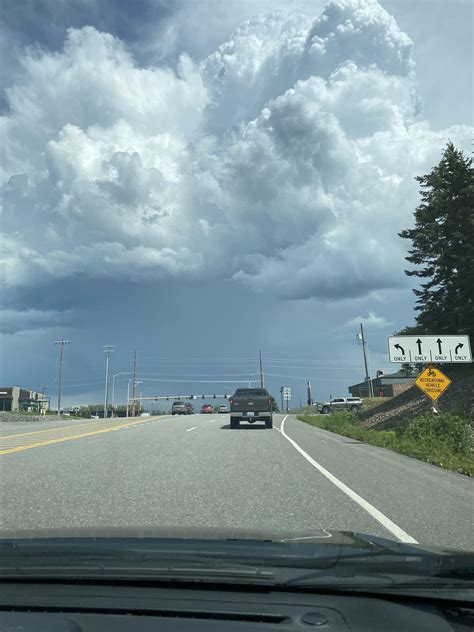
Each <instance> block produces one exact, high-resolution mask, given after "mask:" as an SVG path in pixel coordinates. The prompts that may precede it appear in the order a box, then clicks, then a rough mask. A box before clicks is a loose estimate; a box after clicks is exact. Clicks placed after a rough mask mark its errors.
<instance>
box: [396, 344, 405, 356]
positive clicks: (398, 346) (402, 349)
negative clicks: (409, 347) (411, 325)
mask: <svg viewBox="0 0 474 632" xmlns="http://www.w3.org/2000/svg"><path fill="white" fill-rule="evenodd" d="M395 349H399V350H400V351H401V352H402V355H405V349H404V348H403V347H401V346H400V345H395Z"/></svg>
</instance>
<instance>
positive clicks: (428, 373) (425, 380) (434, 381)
mask: <svg viewBox="0 0 474 632" xmlns="http://www.w3.org/2000/svg"><path fill="white" fill-rule="evenodd" d="M415 384H416V385H417V386H418V388H419V389H421V390H422V391H423V393H424V394H425V395H428V397H430V398H431V399H432V400H433V401H434V402H435V401H436V400H437V399H438V397H441V395H442V394H443V393H444V391H445V390H446V389H447V388H448V386H449V385H450V384H451V380H450V379H449V377H448V376H447V375H445V374H444V373H443V372H442V371H440V370H439V369H437V368H436V367H434V366H427V367H426V369H424V370H423V371H422V372H421V373H420V375H419V376H418V377H417V378H416V380H415Z"/></svg>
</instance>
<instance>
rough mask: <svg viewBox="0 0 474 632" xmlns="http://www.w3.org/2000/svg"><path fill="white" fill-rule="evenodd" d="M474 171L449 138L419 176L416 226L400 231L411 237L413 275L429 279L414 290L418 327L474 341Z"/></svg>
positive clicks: (403, 235)
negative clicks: (433, 164) (432, 164)
mask: <svg viewBox="0 0 474 632" xmlns="http://www.w3.org/2000/svg"><path fill="white" fill-rule="evenodd" d="M473 176H474V170H473V168H472V160H471V159H470V158H467V157H466V156H465V155H464V154H463V152H462V151H459V150H457V149H456V148H455V147H454V145H453V143H451V142H450V143H448V145H447V146H446V149H445V150H444V152H443V156H442V158H441V161H440V163H439V164H438V165H437V166H436V167H434V168H433V169H432V170H431V172H430V173H428V174H427V175H424V176H419V177H417V178H416V179H417V181H418V182H419V183H420V185H421V191H420V194H421V204H420V205H419V206H418V208H417V209H416V211H415V226H414V228H410V229H407V230H403V231H402V232H401V233H399V236H400V237H402V238H403V239H411V240H412V242H413V244H412V249H411V250H409V251H408V252H409V255H408V256H407V257H406V259H407V261H409V262H410V263H412V264H414V265H415V266H418V268H417V269H414V270H406V271H405V272H406V274H407V275H408V276H417V277H420V278H422V279H424V280H425V281H424V282H423V283H421V286H420V288H417V289H414V290H413V291H414V293H415V295H416V297H417V300H416V303H417V304H416V307H415V309H416V310H417V311H418V312H419V314H418V316H417V317H416V322H417V327H416V330H417V331H419V332H421V333H425V334H431V333H433V334H441V333H445V334H449V333H451V334H456V333H458V334H469V335H471V336H472V338H473V340H474V177H473Z"/></svg>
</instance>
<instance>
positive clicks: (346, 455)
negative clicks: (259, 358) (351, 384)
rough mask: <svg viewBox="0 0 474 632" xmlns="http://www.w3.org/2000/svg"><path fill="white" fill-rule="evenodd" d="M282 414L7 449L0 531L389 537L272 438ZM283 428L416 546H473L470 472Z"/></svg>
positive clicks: (199, 418)
mask: <svg viewBox="0 0 474 632" xmlns="http://www.w3.org/2000/svg"><path fill="white" fill-rule="evenodd" d="M282 419H283V415H276V416H275V421H276V423H275V428H274V429H273V430H272V431H269V430H265V429H263V428H261V427H258V426H257V424H255V425H252V426H247V427H246V429H244V430H241V431H231V430H230V429H229V417H228V415H219V416H218V417H217V416H216V417H215V418H213V419H209V418H208V417H207V416H205V415H192V416H180V417H168V418H163V417H161V418H158V420H155V421H154V420H152V419H150V418H149V419H145V420H144V423H141V424H137V425H132V426H129V427H127V428H124V429H123V430H121V431H119V432H109V433H105V434H97V435H93V436H89V437H84V438H81V439H78V440H72V441H68V442H63V443H58V444H54V445H49V446H44V447H42V448H39V449H37V450H27V451H24V452H19V453H12V454H6V455H4V456H3V457H1V458H0V468H1V469H0V477H1V480H2V484H1V499H0V502H1V509H2V517H3V521H2V524H3V527H4V528H35V527H36V528H38V527H41V528H49V527H71V526H73V527H81V526H89V527H94V526H105V527H107V526H127V525H128V526H138V527H142V526H153V525H158V526H172V525H178V524H179V525H180V526H193V527H195V526H198V527H221V528H226V529H229V530H232V529H233V528H235V529H238V528H249V529H257V530H262V531H265V530H267V531H270V530H275V529H276V530H278V529H281V530H288V529H290V530H291V529H295V530H296V529H297V530H301V529H311V528H315V529H319V528H328V529H347V530H355V531H363V532H366V533H372V534H375V535H381V536H385V537H392V538H393V535H392V534H391V533H390V532H389V531H387V530H386V529H385V528H384V527H383V526H382V525H381V524H380V523H379V522H378V521H377V520H375V519H374V518H373V517H372V516H371V515H369V513H367V511H365V510H364V509H363V508H362V507H360V506H359V505H358V504H356V503H355V502H354V501H353V500H351V499H350V498H349V497H348V496H347V495H346V494H344V493H343V492H342V491H341V490H340V489H338V488H337V487H336V486H335V485H334V484H332V483H331V482H330V481H329V480H328V479H327V478H326V477H325V476H323V475H322V474H321V473H320V472H318V471H317V470H315V468H314V467H312V466H311V465H310V464H309V463H308V462H307V461H306V460H305V459H304V458H303V457H302V455H301V454H300V453H298V451H297V450H296V449H295V448H294V447H293V446H292V445H291V444H290V443H289V442H288V441H287V440H286V439H285V438H284V437H283V436H282V434H281V432H279V431H278V428H279V426H280V423H281V420H282ZM211 422H213V423H211ZM191 430H192V431H191ZM285 431H286V432H287V433H288V435H289V436H291V438H292V439H293V440H295V441H296V442H297V443H298V444H299V445H301V447H302V448H303V449H304V450H305V451H306V452H308V454H310V455H311V457H312V458H314V459H315V460H316V461H317V462H318V463H321V465H322V466H323V467H324V468H326V469H327V470H328V471H329V472H331V473H332V474H333V475H334V476H336V477H337V478H338V479H339V480H341V481H342V482H343V483H345V484H346V485H348V486H349V487H350V488H351V489H353V490H354V491H355V492H356V493H358V494H360V495H361V496H362V497H363V498H365V499H366V500H367V501H368V502H370V503H371V504H372V505H374V506H375V507H376V508H377V509H378V510H380V511H381V512H383V513H384V514H385V515H386V516H388V517H389V518H390V519H391V520H392V521H394V522H395V523H396V524H398V525H399V526H400V527H401V528H402V529H404V530H405V531H406V532H407V533H408V534H410V535H411V536H412V537H414V538H415V539H416V540H418V541H419V542H421V543H435V544H440V545H451V546H453V545H456V544H457V545H458V546H462V547H464V548H470V549H472V550H474V533H473V531H472V529H471V524H472V520H471V521H470V522H469V524H468V515H469V514H470V517H471V518H472V506H473V505H472V504H470V507H469V503H470V500H469V499H470V498H472V496H470V495H472V490H473V486H472V481H471V480H470V479H466V478H465V477H460V476H458V475H455V474H452V473H450V472H445V471H444V470H441V469H439V468H434V467H432V466H429V465H427V464H424V463H420V462H418V461H413V460H412V459H407V458H406V457H403V456H401V455H397V454H394V453H391V452H388V451H386V450H382V449H380V448H376V447H374V446H366V445H365V444H360V443H358V442H355V443H354V442H353V441H352V440H351V441H348V440H347V438H345V437H340V436H339V435H334V434H332V433H328V432H325V431H320V430H319V429H317V428H314V427H312V426H309V425H307V424H304V423H303V422H299V421H297V420H295V419H294V418H291V417H289V418H288V420H287V421H286V422H285ZM448 514H450V520H448V519H447V516H448Z"/></svg>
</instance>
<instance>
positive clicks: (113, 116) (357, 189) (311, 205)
mask: <svg viewBox="0 0 474 632" xmlns="http://www.w3.org/2000/svg"><path fill="white" fill-rule="evenodd" d="M410 51H411V41H410V39H409V38H408V37H407V36H406V35H405V34H404V33H403V32H401V31H400V29H399V28H398V26H397V24H396V22H395V21H394V19H393V18H392V17H391V16H390V15H389V14H388V13H387V12H386V11H385V10H384V9H383V8H381V7H380V5H378V4H377V2H376V1H375V0H333V1H332V2H330V3H329V4H328V5H327V7H326V8H325V10H324V11H323V13H322V14H321V15H320V16H319V17H318V16H308V15H301V14H297V13H292V14H290V15H285V14H283V13H281V12H277V13H271V14H266V15H260V16H257V17H255V18H254V19H252V20H249V21H247V22H245V23H243V24H242V25H241V26H240V27H239V28H238V29H237V31H236V32H235V33H234V35H233V36H232V37H231V38H230V39H229V41H228V42H226V43H224V44H222V45H221V46H220V47H219V48H218V49H217V50H216V51H215V52H214V53H212V54H211V55H209V56H208V57H207V58H206V59H204V60H201V61H197V60H192V59H191V58H190V57H188V56H186V51H183V55H182V56H181V58H180V61H179V63H178V64H177V66H176V68H165V67H142V66H139V65H138V64H137V62H136V61H135V60H134V58H133V56H132V54H131V52H130V51H129V50H128V49H127V47H126V46H125V45H124V44H123V43H122V42H121V41H120V40H119V39H117V38H116V37H113V36H112V35H110V34H107V33H100V32H98V31H97V30H96V29H94V28H92V27H85V28H82V29H70V30H69V32H68V34H67V38H66V41H65V44H64V47H63V49H62V50H61V51H59V52H56V53H50V52H45V51H38V50H36V51H31V50H28V51H26V52H25V54H24V56H23V58H22V72H20V73H19V75H18V77H17V80H16V82H15V84H14V85H13V86H11V87H10V88H9V89H8V99H9V112H8V115H5V116H3V117H2V118H1V126H2V133H3V135H4V137H5V138H6V141H5V143H4V147H3V149H4V158H5V159H4V160H3V161H2V170H1V172H0V178H1V183H2V210H3V219H2V228H3V231H4V238H3V240H2V244H1V257H2V270H3V275H2V277H3V283H4V285H6V286H7V287H23V288H28V287H29V286H31V285H32V284H35V285H38V284H41V283H43V282H48V281H50V280H54V279H64V278H74V277H77V276H81V277H88V278H91V279H92V278H95V279H97V278H117V277H119V276H120V277H123V278H127V279H129V280H140V279H153V278H157V279H158V278H159V279H167V278H172V279H183V278H206V277H212V276H216V277H223V278H231V279H234V281H235V282H236V283H243V284H245V285H247V286H248V287H250V288H252V289H253V290H255V291H257V292H269V293H272V294H274V295H278V296H284V297H290V298H302V297H319V298H326V299H334V298H339V297H344V296H345V297H347V296H353V297H356V296H362V295H365V294H368V293H370V292H372V291H374V290H377V289H381V288H393V287H397V286H399V285H400V284H403V283H404V282H405V279H404V275H403V255H404V252H403V248H404V247H405V245H404V244H402V243H399V240H397V238H396V233H397V231H398V230H400V228H402V227H404V226H406V225H408V224H409V223H410V221H411V214H412V212H413V209H414V207H415V206H416V204H417V190H416V186H415V185H416V183H415V182H414V180H413V177H414V175H416V174H419V173H423V172H425V171H426V170H427V169H429V168H430V167H431V166H432V165H433V164H435V163H436V162H437V161H438V160H439V156H440V152H441V150H442V147H443V145H444V144H445V142H446V140H447V139H448V138H449V139H451V140H453V142H455V144H457V145H458V146H460V147H461V148H462V147H464V148H467V147H468V146H469V145H468V143H469V138H470V136H471V135H472V130H470V129H467V128H465V127H462V126H457V127H452V128H450V129H448V130H443V131H438V132H434V131H433V130H431V129H430V126H429V124H428V123H426V122H424V121H423V120H422V117H420V113H419V109H420V106H419V103H418V100H417V97H416V78H415V73H414V66H413V63H412V60H411V55H410Z"/></svg>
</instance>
